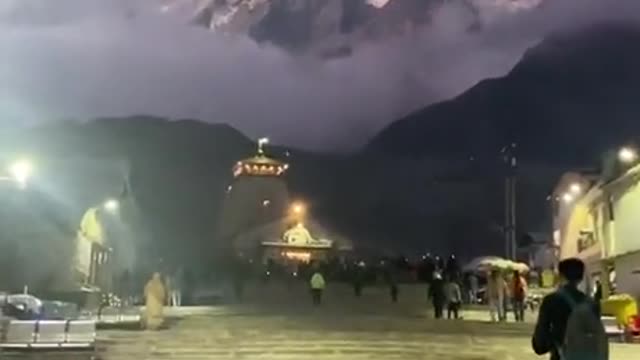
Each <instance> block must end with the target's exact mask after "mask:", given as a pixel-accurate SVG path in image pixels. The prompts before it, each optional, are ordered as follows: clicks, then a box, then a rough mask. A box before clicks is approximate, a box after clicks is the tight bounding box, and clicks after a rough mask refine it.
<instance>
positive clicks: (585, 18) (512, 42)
mask: <svg viewBox="0 0 640 360" xmlns="http://www.w3.org/2000/svg"><path fill="white" fill-rule="evenodd" d="M476 1H479V3H482V2H485V3H488V1H484V0H476ZM157 4H158V2H157V0H55V1H54V0H0V49H2V50H1V51H2V60H1V62H0V84H1V85H0V124H1V125H3V126H22V125H34V124H40V123H43V122H48V121H58V120H63V119H76V120H80V121H84V120H88V119H91V118H95V117H105V116H129V115H134V114H150V115H158V116H164V117H170V118H176V119H177V118H195V119H200V120H203V121H208V122H224V123H228V124H230V125H232V126H234V127H237V128H238V129H240V130H242V131H243V132H245V133H246V134H247V135H249V136H253V137H257V136H265V135H267V136H270V137H271V138H273V139H274V140H275V141H276V142H279V143H282V144H287V145H291V146H297V147H302V148H307V149H313V150H323V151H336V150H340V151H345V150H353V149H356V148H358V147H359V146H361V145H363V144H364V143H365V142H366V141H367V140H368V139H369V138H370V137H371V136H372V135H373V134H375V133H376V132H377V131H379V130H380V129H381V128H382V127H384V126H386V125H387V124H389V123H390V122H392V121H394V120H397V119H398V118H399V117H401V116H402V115H404V114H407V113H409V112H411V111H413V110H415V109H418V108H421V107H423V106H425V105H427V104H430V103H433V102H435V101H440V100H443V99H447V98H451V97H453V96H455V95H457V94H459V93H461V92H463V91H464V90H466V89H468V88H469V87H471V86H473V85H474V84H475V83H477V82H478V81H480V80H482V79H485V78H488V77H496V76H501V75H504V74H506V73H507V72H508V71H509V69H510V68H511V67H512V66H513V65H514V64H515V63H516V62H517V61H518V60H519V58H520V57H521V56H522V54H523V53H524V51H525V50H526V49H527V48H528V47H530V46H532V45H534V44H536V43H537V42H538V41H540V40H541V39H542V38H543V37H544V36H545V35H546V34H549V33H550V32H553V31H558V30H564V29H567V28H573V27H577V26H584V25H588V24H591V23H597V22H602V21H607V20H612V19H616V20H633V21H636V20H638V19H639V18H640V3H639V2H638V1H637V0H562V1H560V0H547V3H546V4H545V6H542V7H540V8H539V9H536V10H532V11H519V12H514V11H500V9H497V8H495V7H491V6H489V5H487V7H486V11H484V10H483V12H481V16H482V18H483V19H484V22H485V23H486V26H485V27H484V28H483V29H482V30H481V31H469V30H468V29H469V26H470V25H471V23H472V22H473V21H475V20H474V19H473V16H472V15H471V13H470V12H469V10H468V8H467V7H464V6H461V1H447V2H444V5H442V6H441V7H440V8H439V9H438V10H437V12H436V15H435V21H434V23H433V24H431V25H430V26H428V27H425V28H424V29H422V31H421V32H420V33H418V34H414V35H413V36H410V37H406V38H393V39H388V40H385V41H383V42H379V43H367V44H360V46H359V47H358V48H357V51H356V52H355V53H354V55H353V56H351V57H348V58H341V59H334V60H330V61H321V60H319V59H317V58H314V57H311V56H300V55H292V54H289V53H287V52H286V51H284V50H281V49H279V48H276V47H273V46H265V45H262V46H261V45H258V44H256V43H254V42H253V41H252V40H251V39H249V38H248V37H245V36H228V35H223V34H217V33H212V32H210V31H207V30H205V29H200V28H197V27H192V26H189V25H188V24H186V22H185V21H184V19H181V18H179V17H172V16H167V15H163V14H161V13H160V12H159V11H157V10H158V6H157ZM483 9H484V8H483Z"/></svg>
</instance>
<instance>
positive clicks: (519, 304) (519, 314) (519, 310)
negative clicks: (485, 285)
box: [511, 270, 527, 322]
mask: <svg viewBox="0 0 640 360" xmlns="http://www.w3.org/2000/svg"><path fill="white" fill-rule="evenodd" d="M526 299H527V280H525V278H524V276H522V275H521V274H520V272H519V271H518V270H514V272H513V279H512V280H511V300H512V302H513V305H512V306H513V314H514V316H515V319H516V322H523V321H524V309H525V302H526Z"/></svg>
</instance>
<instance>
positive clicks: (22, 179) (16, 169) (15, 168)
mask: <svg viewBox="0 0 640 360" xmlns="http://www.w3.org/2000/svg"><path fill="white" fill-rule="evenodd" d="M32 173H33V166H32V165H31V163H30V162H29V161H27V160H18V161H16V162H14V163H12V164H11V165H10V166H9V174H11V177H12V178H13V179H14V180H15V181H16V182H17V183H18V184H19V185H20V186H21V187H24V186H26V184H27V180H29V178H30V177H31V174H32Z"/></svg>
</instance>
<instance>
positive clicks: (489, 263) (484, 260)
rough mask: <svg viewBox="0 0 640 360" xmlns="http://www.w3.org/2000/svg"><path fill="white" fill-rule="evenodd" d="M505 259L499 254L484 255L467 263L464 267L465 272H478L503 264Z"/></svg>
mask: <svg viewBox="0 0 640 360" xmlns="http://www.w3.org/2000/svg"><path fill="white" fill-rule="evenodd" d="M503 261H506V260H504V259H503V258H501V257H498V256H482V257H477V258H475V259H473V260H471V261H470V262H469V263H468V264H467V265H465V266H464V267H463V268H462V271H464V272H478V271H486V270H489V269H491V268H494V267H496V265H497V264H501V263H502V262H503Z"/></svg>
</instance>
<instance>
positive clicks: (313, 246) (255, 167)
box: [217, 139, 352, 263]
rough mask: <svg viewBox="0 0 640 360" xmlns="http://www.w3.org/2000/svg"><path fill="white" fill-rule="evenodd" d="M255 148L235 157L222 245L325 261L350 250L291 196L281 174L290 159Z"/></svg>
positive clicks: (264, 256)
mask: <svg viewBox="0 0 640 360" xmlns="http://www.w3.org/2000/svg"><path fill="white" fill-rule="evenodd" d="M266 144H267V140H266V139H260V140H259V141H258V150H257V154H256V155H255V156H253V157H250V158H247V159H244V160H241V161H238V162H237V163H236V165H235V166H234V168H233V178H234V179H233V182H232V184H231V185H229V187H228V189H227V195H226V198H225V200H224V202H223V208H222V211H221V218H220V220H219V221H218V236H217V241H218V244H220V247H221V248H222V249H221V250H222V251H230V252H231V253H233V254H236V255H242V256H243V257H250V258H254V259H256V260H260V261H262V262H265V263H266V262H269V261H276V262H289V261H298V262H299V261H302V262H310V261H314V260H319V261H323V260H326V259H327V258H329V257H330V256H331V255H332V254H334V253H339V252H342V251H349V250H350V249H351V247H352V246H351V243H350V242H349V241H347V240H346V239H344V238H342V237H339V236H337V235H335V233H333V232H331V231H328V230H327V229H326V228H325V227H323V226H321V225H320V224H319V223H318V222H317V221H315V220H313V219H312V218H311V217H310V215H309V213H308V209H307V206H306V205H305V204H303V203H301V202H291V201H290V197H289V192H288V189H287V185H286V181H285V179H284V175H285V173H286V171H287V169H288V168H289V165H288V164H286V163H284V162H282V161H280V160H277V159H274V158H272V157H269V156H267V154H266V153H265V149H264V146H265V145H266Z"/></svg>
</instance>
